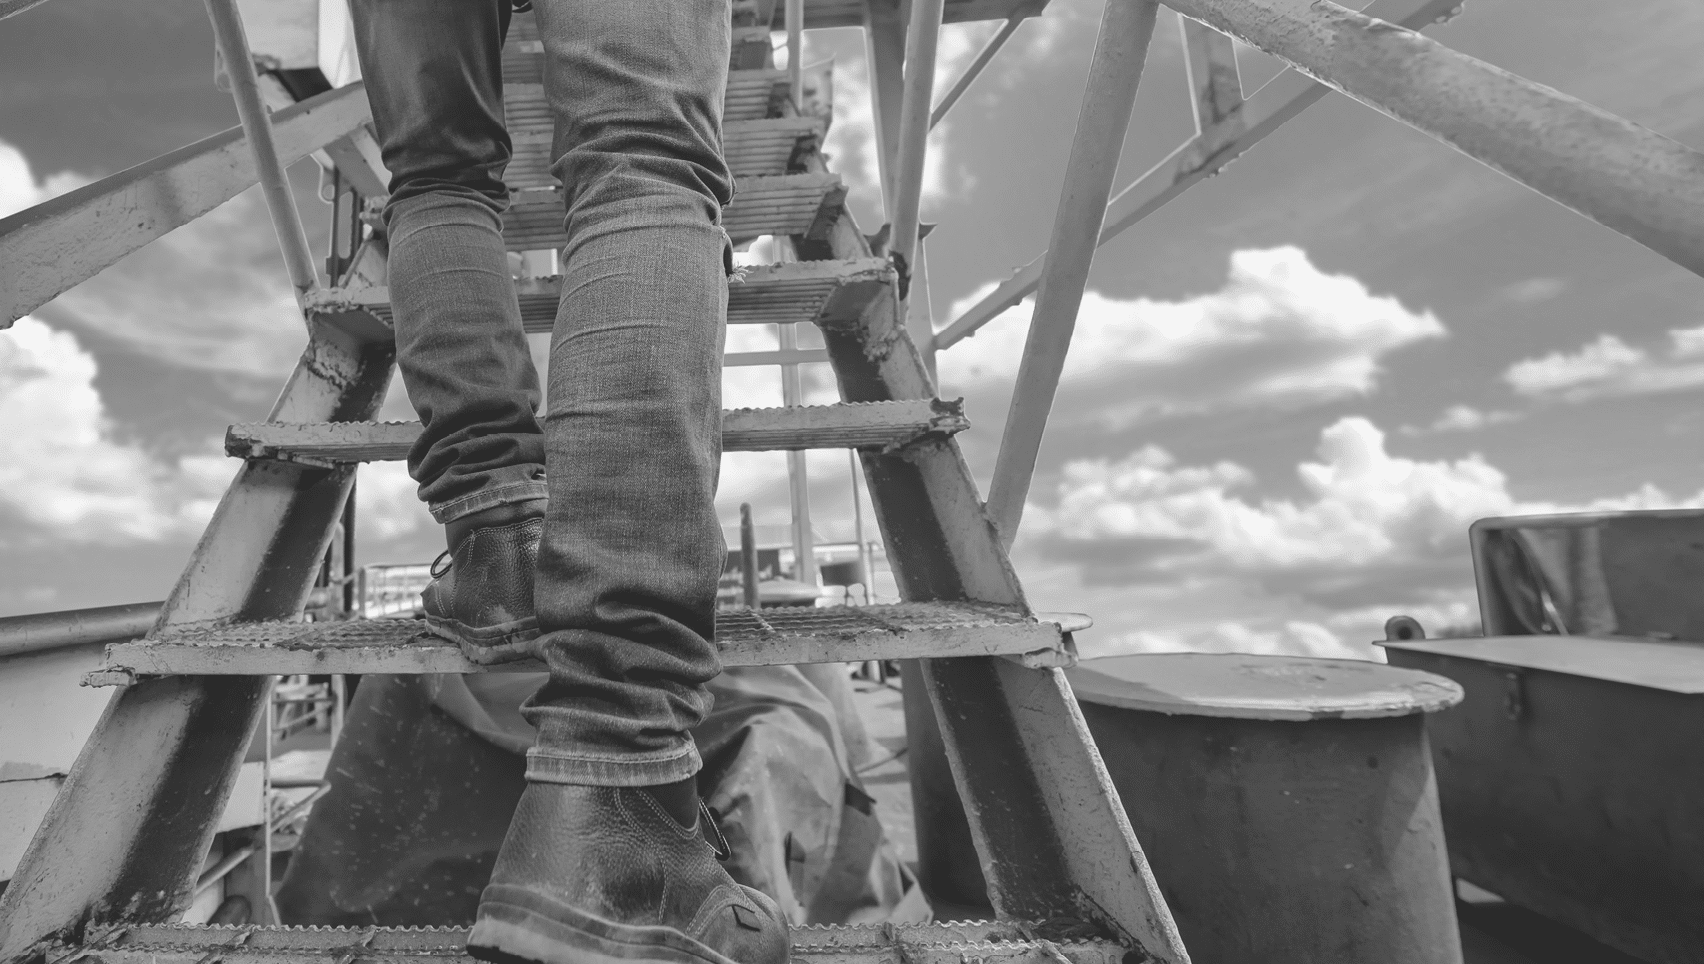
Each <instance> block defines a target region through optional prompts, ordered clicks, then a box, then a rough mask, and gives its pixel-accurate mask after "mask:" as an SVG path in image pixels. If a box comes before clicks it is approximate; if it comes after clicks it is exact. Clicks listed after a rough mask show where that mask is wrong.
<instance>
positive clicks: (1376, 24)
mask: <svg viewBox="0 0 1704 964" xmlns="http://www.w3.org/2000/svg"><path fill="white" fill-rule="evenodd" d="M1167 3H1168V5H1169V6H1171V7H1172V8H1173V9H1174V10H1176V11H1178V12H1179V13H1182V14H1184V15H1185V16H1188V17H1193V18H1195V19H1197V20H1200V21H1202V22H1203V23H1206V24H1207V25H1209V26H1211V27H1215V28H1217V29H1219V30H1222V31H1224V32H1226V33H1228V34H1230V35H1231V36H1233V37H1236V38H1237V39H1239V40H1241V41H1243V42H1244V43H1247V44H1249V45H1251V46H1254V47H1257V48H1259V49H1261V50H1264V51H1266V52H1267V53H1269V54H1272V55H1273V56H1275V57H1278V58H1280V59H1282V60H1285V61H1287V62H1288V63H1290V64H1292V65H1294V66H1295V67H1296V69H1298V70H1300V71H1302V72H1303V73H1305V74H1307V75H1308V76H1310V77H1312V78H1314V79H1315V80H1318V81H1319V82H1320V83H1322V84H1325V85H1327V86H1329V87H1331V88H1332V89H1334V90H1338V91H1341V92H1343V93H1344V94H1347V95H1349V96H1350V97H1353V98H1354V99H1356V100H1358V101H1360V102H1361V103H1363V104H1366V105H1367V106H1368V107H1371V108H1373V109H1374V110H1377V111H1379V112H1381V113H1384V114H1387V115H1389V116H1390V117H1393V118H1395V119H1397V120H1399V121H1402V122H1403V123H1405V124H1407V125H1408V126H1410V127H1413V128H1414V129H1415V130H1418V131H1421V132H1423V133H1425V134H1429V135H1431V136H1432V137H1434V138H1436V139H1438V140H1440V141H1442V142H1444V143H1445V144H1448V145H1449V146H1451V147H1453V148H1455V149H1456V150H1458V151H1461V152H1462V153H1463V154H1466V155H1467V156H1469V157H1471V158H1473V159H1474V160H1477V161H1479V162H1481V163H1483V164H1485V165H1487V166H1489V167H1491V168H1493V169H1494V170H1497V171H1501V172H1502V173H1504V174H1507V175H1508V176H1509V177H1511V178H1514V179H1515V180H1517V181H1519V182H1521V183H1522V184H1525V185H1526V186H1527V187H1530V188H1532V189H1533V190H1535V191H1537V192H1539V193H1540V194H1543V195H1544V196H1546V197H1548V198H1550V199H1551V200H1553V201H1556V202H1558V203H1560V204H1563V205H1565V206H1567V207H1569V208H1572V209H1574V210H1575V211H1577V212H1579V213H1581V214H1583V215H1585V216H1586V217H1588V218H1591V219H1592V220H1594V221H1596V222H1598V223H1599V224H1602V225H1604V226H1605V227H1608V228H1611V229H1613V230H1615V231H1618V232H1620V233H1621V234H1624V235H1626V236H1627V237H1629V238H1632V239H1633V240H1635V241H1637V242H1639V243H1640V244H1643V245H1645V246H1646V247H1648V248H1650V249H1651V250H1653V251H1656V252H1657V253H1659V254H1661V255H1663V256H1664V257H1666V258H1668V259H1669V260H1671V261H1673V262H1675V263H1676V264H1678V265H1680V266H1681V267H1684V268H1686V269H1687V270H1689V271H1692V272H1694V273H1696V274H1704V153H1700V152H1698V151H1695V150H1693V149H1691V148H1689V147H1686V146H1685V145H1683V144H1680V143H1677V142H1675V141H1673V140H1670V139H1669V138H1667V137H1664V136H1662V135H1661V134H1658V133H1656V132H1654V131H1651V130H1649V129H1647V128H1644V127H1641V126H1639V125H1638V124H1635V123H1633V122H1632V121H1629V120H1625V119H1623V118H1621V117H1617V116H1616V115H1614V114H1611V113H1609V112H1607V111H1604V110H1601V109H1599V108H1597V107H1594V106H1592V105H1591V104H1588V103H1586V102H1585V101H1582V100H1579V99H1577V98H1574V97H1570V96H1568V95H1567V94H1564V93H1562V92H1560V91H1557V90H1554V89H1552V88H1549V87H1546V86H1544V85H1543V84H1538V83H1534V82H1533V81H1530V80H1527V79H1526V78H1524V77H1518V76H1516V75H1514V74H1511V73H1509V72H1508V71H1506V70H1503V69H1501V68H1499V67H1495V66H1492V65H1491V64H1488V63H1485V62H1484V61H1481V60H1476V59H1475V58H1473V57H1469V56H1467V55H1466V54H1463V53H1460V52H1457V51H1455V50H1451V49H1450V48H1448V47H1445V46H1444V45H1443V44H1440V43H1438V42H1437V41H1435V40H1431V39H1428V38H1426V37H1422V36H1421V35H1420V34H1418V33H1415V32H1414V31H1412V30H1406V29H1403V28H1401V27H1399V26H1397V25H1395V24H1391V23H1386V22H1385V21H1382V20H1378V19H1375V18H1373V17H1368V16H1366V15H1364V14H1360V13H1356V12H1355V11H1353V10H1350V9H1349V8H1347V7H1343V6H1339V5H1338V4H1335V3H1331V2H1329V0H1167Z"/></svg>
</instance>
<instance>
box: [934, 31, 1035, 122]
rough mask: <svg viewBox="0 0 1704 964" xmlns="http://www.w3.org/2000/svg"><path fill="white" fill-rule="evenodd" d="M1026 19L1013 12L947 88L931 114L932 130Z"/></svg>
mask: <svg viewBox="0 0 1704 964" xmlns="http://www.w3.org/2000/svg"><path fill="white" fill-rule="evenodd" d="M1025 19H1027V18H1026V17H1025V15H1024V14H1022V13H1014V14H1012V15H1011V16H1010V17H1007V18H1006V22H1005V23H1004V24H1001V25H1000V32H999V33H996V34H995V35H994V36H992V37H990V38H988V42H987V43H986V44H984V45H983V46H982V49H981V50H980V51H978V52H977V54H976V59H975V60H972V61H971V62H970V66H968V67H966V68H965V69H964V73H962V74H960V75H959V79H958V80H955V81H953V86H952V87H951V88H949V89H948V90H947V94H946V96H945V97H942V98H941V102H940V103H939V104H936V105H935V110H934V112H933V113H931V114H930V115H929V129H930V130H934V129H935V125H936V124H939V123H940V122H941V118H943V117H946V116H947V111H949V110H952V109H953V105H954V104H956V103H958V99H959V98H960V97H963V96H964V92H965V91H967V90H969V89H970V85H971V84H974V83H976V78H978V77H980V76H982V70H983V68H985V67H987V66H988V63H989V61H991V60H993V59H994V55H995V54H997V53H999V52H1000V48H1001V47H1004V46H1006V41H1008V40H1010V39H1012V34H1014V33H1017V32H1018V27H1020V26H1022V25H1023V22H1024V20H1025Z"/></svg>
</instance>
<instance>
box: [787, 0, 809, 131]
mask: <svg viewBox="0 0 1704 964" xmlns="http://www.w3.org/2000/svg"><path fill="white" fill-rule="evenodd" d="M786 13H787V86H788V88H789V89H790V90H791V91H792V92H793V109H794V110H799V109H802V107H803V105H804V101H805V0H787V10H786Z"/></svg>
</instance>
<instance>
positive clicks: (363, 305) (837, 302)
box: [308, 258, 893, 333]
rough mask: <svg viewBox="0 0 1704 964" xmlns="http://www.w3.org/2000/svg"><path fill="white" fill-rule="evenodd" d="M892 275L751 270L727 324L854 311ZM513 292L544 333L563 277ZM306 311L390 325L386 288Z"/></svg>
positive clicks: (851, 264)
mask: <svg viewBox="0 0 1704 964" xmlns="http://www.w3.org/2000/svg"><path fill="white" fill-rule="evenodd" d="M892 274H893V268H892V266H890V265H889V264H888V263H887V262H886V261H883V260H881V259H879V258H859V259H854V260H848V261H797V262H792V263H789V264H771V265H756V266H753V267H750V268H747V269H745V270H744V271H743V272H742V273H741V274H740V275H738V276H736V277H735V278H733V279H731V280H730V281H729V283H728V324H730V325H778V324H791V323H803V322H815V321H816V320H817V319H818V318H819V317H821V316H822V314H823V313H824V312H825V311H830V310H835V311H856V310H858V303H860V302H867V301H868V300H870V299H872V298H875V297H877V296H878V295H879V293H880V291H881V287H882V285H884V284H885V283H887V281H888V280H889V279H890V277H891V276H892ZM515 289H516V290H515V293H516V295H517V296H518V298H519V300H520V306H521V321H522V323H523V324H525V325H526V329H527V331H529V332H534V333H548V332H549V331H550V330H551V329H552V327H553V326H554V325H555V323H556V307H557V303H558V302H560V301H561V300H562V277H561V276H560V275H550V276H546V277H538V278H521V279H519V280H518V281H517V282H516V283H515ZM308 310H310V311H313V312H316V313H319V314H324V315H327V316H336V315H339V314H342V313H347V312H350V311H361V312H365V313H367V314H369V315H371V316H372V317H373V318H374V319H376V320H377V321H379V322H381V323H383V324H385V325H389V324H391V317H392V316H391V308H390V289H389V288H387V287H385V286H383V285H374V286H370V287H365V288H333V289H328V290H325V291H321V292H319V293H317V294H316V295H314V296H313V297H312V298H310V299H309V302H308Z"/></svg>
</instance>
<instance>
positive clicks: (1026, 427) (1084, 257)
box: [988, 0, 1159, 549]
mask: <svg viewBox="0 0 1704 964" xmlns="http://www.w3.org/2000/svg"><path fill="white" fill-rule="evenodd" d="M1158 3H1159V0H1107V5H1106V12H1105V13H1104V14H1103V17H1102V20H1101V29H1100V36H1099V37H1098V38H1096V40H1095V53H1094V60H1093V61H1092V62H1091V63H1090V65H1089V85H1088V89H1087V90H1085V91H1084V92H1083V106H1082V109H1081V111H1080V112H1079V113H1078V115H1077V129H1076V132H1075V133H1074V134H1073V135H1072V137H1071V156H1070V158H1069V160H1067V161H1066V164H1065V184H1064V186H1063V187H1061V188H1060V192H1059V209H1058V211H1057V212H1056V213H1055V214H1054V218H1053V236H1052V238H1051V240H1050V241H1049V248H1048V250H1049V251H1051V252H1053V256H1052V257H1051V258H1049V259H1048V262H1047V267H1046V268H1045V269H1044V270H1043V272H1042V275H1041V283H1040V284H1039V285H1038V286H1037V287H1038V288H1039V292H1040V293H1039V294H1037V295H1036V299H1035V319H1034V321H1033V322H1032V323H1031V324H1030V328H1029V336H1028V337H1027V338H1026V339H1025V341H1024V354H1023V358H1022V360H1021V361H1019V362H1018V377H1017V382H1016V384H1015V385H1014V387H1013V390H1012V405H1011V408H1010V409H1009V410H1008V412H1007V415H1006V429H1005V433H1004V434H1003V435H1002V437H1001V439H1000V454H999V456H998V457H997V458H996V459H995V462H994V478H993V481H991V482H990V483H989V485H988V515H989V517H990V518H992V519H993V520H994V524H995V525H996V526H998V527H999V529H1000V539H1001V541H1002V542H1004V543H1005V545H1006V548H1008V549H1010V548H1011V546H1012V540H1013V538H1014V537H1015V536H1016V535H1017V531H1018V522H1019V521H1020V520H1021V519H1022V518H1023V513H1024V497H1025V496H1026V495H1028V494H1029V487H1030V480H1031V478H1032V477H1033V476H1034V475H1035V462H1036V458H1037V456H1038V454H1039V453H1040V451H1041V439H1042V435H1043V434H1044V433H1045V432H1046V430H1047V416H1048V414H1049V413H1050V412H1051V411H1052V409H1053V398H1054V395H1055V393H1056V392H1057V390H1058V388H1059V376H1060V373H1061V372H1063V371H1064V368H1065V354H1066V352H1067V351H1068V350H1069V349H1070V347H1071V335H1072V333H1073V332H1074V331H1075V330H1076V326H1077V309H1078V308H1079V307H1081V305H1082V302H1083V288H1084V286H1085V285H1086V284H1087V283H1088V280H1089V269H1090V268H1091V267H1093V265H1094V260H1095V248H1096V247H1098V246H1099V241H1098V239H1099V237H1100V228H1101V224H1102V223H1104V220H1105V217H1106V203H1107V200H1106V199H1107V195H1109V194H1111V193H1112V178H1113V175H1114V174H1115V173H1116V172H1117V171H1118V155H1119V154H1120V153H1121V152H1122V150H1123V148H1124V135H1125V132H1126V131H1128V130H1129V129H1130V112H1131V110H1132V108H1134V107H1135V106H1136V87H1137V85H1138V83H1139V82H1140V81H1141V79H1142V67H1143V64H1144V63H1145V61H1146V60H1147V57H1148V42H1149V41H1150V40H1151V39H1152V38H1153V35H1154V18H1155V15H1156V14H1157V13H1158V6H1157V5H1158Z"/></svg>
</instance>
